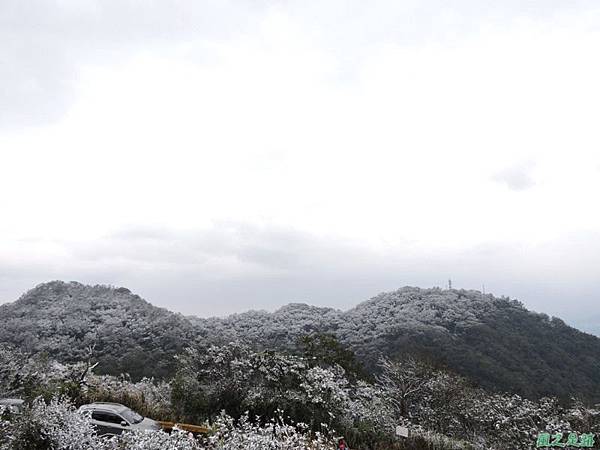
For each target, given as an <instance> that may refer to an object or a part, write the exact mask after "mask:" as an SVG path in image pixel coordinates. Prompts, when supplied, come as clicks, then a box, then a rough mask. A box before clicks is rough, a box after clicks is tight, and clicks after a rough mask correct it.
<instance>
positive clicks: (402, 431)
mask: <svg viewBox="0 0 600 450" xmlns="http://www.w3.org/2000/svg"><path fill="white" fill-rule="evenodd" d="M396 436H400V437H405V438H407V437H408V428H406V427H401V426H400V425H398V426H397V427H396Z"/></svg>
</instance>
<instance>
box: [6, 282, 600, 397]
mask: <svg viewBox="0 0 600 450" xmlns="http://www.w3.org/2000/svg"><path fill="white" fill-rule="evenodd" d="M0 317H1V318H2V325H3V326H2V327H0V342H9V343H12V344H14V345H17V346H19V347H21V348H23V349H25V350H28V351H45V352H47V353H48V354H49V355H51V356H53V357H55V358H57V359H59V360H64V361H73V360H79V359H82V358H84V357H85V355H86V350H85V349H86V347H87V346H88V345H92V344H93V343H96V347H95V355H96V356H97V358H98V359H99V360H100V363H101V364H100V366H99V369H100V370H101V371H104V372H107V373H120V372H129V373H130V374H131V375H132V377H134V378H139V377H141V376H151V375H154V376H168V375H170V374H171V373H172V368H173V358H172V356H173V355H175V354H176V353H177V352H178V351H180V350H181V348H183V347H184V346H186V345H189V344H190V343H191V342H194V341H198V342H203V343H223V342H228V341H231V340H235V339H241V340H244V341H247V342H250V343H252V344H254V345H255V346H257V347H259V348H269V349H279V350H289V351H295V350H297V348H298V339H299V338H300V337H301V336H303V335H306V334H311V333H331V334H334V335H335V336H337V338H338V339H339V340H340V342H342V343H343V344H345V345H346V346H347V347H349V348H350V349H352V350H353V351H354V352H355V353H356V354H357V356H358V358H359V359H361V360H362V361H363V362H364V363H365V364H366V366H367V368H369V369H370V370H375V365H376V361H377V359H378V357H379V356H380V355H382V354H383V355H387V356H390V357H395V356H400V355H402V354H406V353H410V354H417V355H419V356H421V357H424V358H427V359H429V360H431V361H433V362H435V363H437V364H441V365H445V366H447V367H448V368H450V369H452V370H454V371H455V372H458V373H460V374H462V375H465V376H467V377H468V378H470V379H472V380H474V381H475V382H477V383H478V384H479V385H481V386H483V387H485V388H487V389H490V390H499V391H511V392H516V393H519V394H522V395H524V396H527V397H531V398H536V397H540V396H544V395H555V396H559V397H562V398H567V397H570V396H573V395H576V396H580V397H582V398H584V399H585V400H586V401H595V402H600V339H599V338H597V337H595V336H592V335H589V334H586V333H583V332H580V331H578V330H576V329H574V328H572V327H569V326H567V325H566V324H565V323H564V322H563V321H562V320H560V319H557V318H549V317H548V316H547V315H545V314H539V313H534V312H531V311H528V310H527V309H526V308H524V307H523V305H522V304H521V303H519V302H517V301H515V300H510V299H508V298H496V297H494V296H492V295H489V294H488V295H483V294H481V293H480V292H478V291H465V290H442V289H438V288H434V289H420V288H414V287H405V288H402V289H399V290H397V291H394V292H389V293H382V294H379V295H377V296H376V297H373V298H372V299H370V300H368V301H366V302H364V303H361V304H360V305H358V306H357V307H355V308H352V309H350V310H348V311H340V310H336V309H331V308H318V307H315V306H309V305H305V304H290V305H287V306H284V307H283V308H281V309H279V310H277V311H275V312H273V313H269V312H264V311H251V312H247V313H242V314H234V315H232V316H229V317H226V318H208V319H201V318H197V317H184V316H182V315H180V314H175V313H172V312H169V311H167V310H165V309H162V308H157V307H154V306H152V305H151V304H149V303H148V302H146V301H144V300H143V299H141V298H140V297H139V296H137V295H134V294H132V293H131V292H129V290H127V289H125V288H112V287H106V286H93V287H92V286H84V285H82V284H79V283H74V282H71V283H63V282H51V283H46V284H43V285H40V286H38V287H36V288H35V289H33V290H31V291H29V292H28V293H26V294H25V295H23V296H22V297H21V298H20V299H19V300H17V301H16V302H14V303H10V304H5V305H1V306H0Z"/></svg>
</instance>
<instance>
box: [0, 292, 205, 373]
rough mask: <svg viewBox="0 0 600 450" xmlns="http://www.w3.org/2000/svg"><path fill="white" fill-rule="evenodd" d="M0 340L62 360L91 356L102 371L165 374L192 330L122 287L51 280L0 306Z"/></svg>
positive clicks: (184, 320) (168, 312)
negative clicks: (91, 353) (88, 349)
mask: <svg viewBox="0 0 600 450" xmlns="http://www.w3.org/2000/svg"><path fill="white" fill-rule="evenodd" d="M0 318H2V327H0V342H7V343H10V344H13V345H16V346H18V347H20V348H21V349H23V350H25V351H27V352H46V353H48V355H49V356H50V357H53V358H57V359H59V360H61V361H64V362H72V361H80V360H85V359H86V358H87V354H88V352H87V347H88V346H94V359H96V360H99V362H100V365H99V367H98V369H99V370H100V371H101V372H104V373H111V374H120V373H125V372H127V373H129V374H130V375H131V376H132V377H133V378H140V377H142V376H147V375H154V376H157V377H162V376H168V375H170V374H171V372H172V370H173V365H174V360H173V355H175V354H176V353H177V352H179V351H180V350H181V349H182V348H183V346H185V345H186V344H188V343H189V342H191V340H192V338H193V336H194V334H195V332H194V330H193V327H192V325H191V324H190V323H189V321H188V320H187V319H185V318H184V317H183V316H181V315H178V314H174V313H172V312H170V311H167V310H166V309H162V308H157V307H155V306H152V305H151V304H150V303H148V302H146V301H145V300H143V299H141V298H140V297H139V296H137V295H135V294H132V293H131V292H130V291H129V290H128V289H125V288H112V287H108V286H85V285H83V284H80V283H76V282H70V283H65V282H62V281H53V282H50V283H45V284H41V285H39V286H37V287H35V288H34V289H32V290H30V291H29V292H27V293H26V294H24V295H23V296H22V297H21V298H19V299H18V300H17V301H16V302H14V303H8V304H4V305H0Z"/></svg>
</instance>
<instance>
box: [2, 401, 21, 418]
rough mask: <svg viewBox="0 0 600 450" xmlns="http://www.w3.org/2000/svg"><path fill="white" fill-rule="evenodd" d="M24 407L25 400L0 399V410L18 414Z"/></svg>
mask: <svg viewBox="0 0 600 450" xmlns="http://www.w3.org/2000/svg"><path fill="white" fill-rule="evenodd" d="M24 406H25V400H22V399H20V398H0V410H5V411H8V412H10V413H12V414H19V413H20V412H21V411H22V410H23V407H24Z"/></svg>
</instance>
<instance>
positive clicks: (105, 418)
mask: <svg viewBox="0 0 600 450" xmlns="http://www.w3.org/2000/svg"><path fill="white" fill-rule="evenodd" d="M92 419H94V420H97V421H98V422H108V423H114V424H117V425H119V424H120V423H121V422H122V421H123V418H122V417H121V416H117V415H116V414H113V413H110V412H105V411H94V412H93V413H92Z"/></svg>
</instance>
